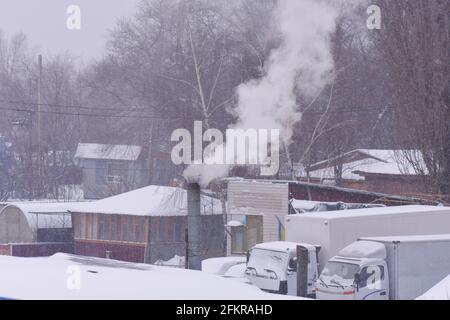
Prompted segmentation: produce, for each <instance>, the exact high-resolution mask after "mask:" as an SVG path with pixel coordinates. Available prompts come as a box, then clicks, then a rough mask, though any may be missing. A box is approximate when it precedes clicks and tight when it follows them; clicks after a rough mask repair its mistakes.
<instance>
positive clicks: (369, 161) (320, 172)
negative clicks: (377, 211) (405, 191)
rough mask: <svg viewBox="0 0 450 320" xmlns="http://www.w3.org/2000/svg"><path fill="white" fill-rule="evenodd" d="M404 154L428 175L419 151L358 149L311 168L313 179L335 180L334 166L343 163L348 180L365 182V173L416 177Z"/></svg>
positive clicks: (343, 170) (343, 172)
mask: <svg viewBox="0 0 450 320" xmlns="http://www.w3.org/2000/svg"><path fill="white" fill-rule="evenodd" d="M404 153H408V154H411V157H414V158H415V159H417V161H418V162H419V163H420V164H421V165H420V167H421V168H422V169H423V170H424V171H425V173H426V166H425V165H423V159H422V157H421V155H420V153H419V152H418V151H413V150H410V151H408V150H375V149H357V150H353V151H350V152H348V153H346V154H344V155H342V156H340V157H336V158H332V159H327V160H324V161H320V162H318V163H315V164H313V165H312V166H311V168H312V169H310V171H309V175H310V177H311V178H316V179H321V180H327V179H334V178H335V172H334V166H335V164H337V163H342V164H343V166H342V178H343V179H348V180H364V176H363V174H364V173H369V174H371V173H372V174H389V175H415V174H417V173H416V171H415V170H414V167H413V165H412V164H411V163H410V162H408V161H407V160H406V158H405V156H404Z"/></svg>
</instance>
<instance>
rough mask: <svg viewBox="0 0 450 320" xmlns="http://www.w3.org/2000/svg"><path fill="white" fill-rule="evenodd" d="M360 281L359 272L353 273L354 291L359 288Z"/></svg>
mask: <svg viewBox="0 0 450 320" xmlns="http://www.w3.org/2000/svg"><path fill="white" fill-rule="evenodd" d="M360 283H361V275H360V274H359V273H355V285H356V291H358V290H359V284H360Z"/></svg>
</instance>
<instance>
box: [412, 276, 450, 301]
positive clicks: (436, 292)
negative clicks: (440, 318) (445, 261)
mask: <svg viewBox="0 0 450 320" xmlns="http://www.w3.org/2000/svg"><path fill="white" fill-rule="evenodd" d="M416 300H450V275H448V276H447V277H445V278H444V279H442V280H441V281H439V282H438V283H437V284H436V285H434V286H433V287H432V288H431V289H430V290H428V291H427V292H425V293H424V294H423V295H421V296H420V297H417V298H416Z"/></svg>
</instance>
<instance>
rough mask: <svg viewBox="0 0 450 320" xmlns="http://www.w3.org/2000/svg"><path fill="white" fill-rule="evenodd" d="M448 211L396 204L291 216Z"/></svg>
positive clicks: (323, 217) (340, 216)
mask: <svg viewBox="0 0 450 320" xmlns="http://www.w3.org/2000/svg"><path fill="white" fill-rule="evenodd" d="M425 211H428V212H430V213H431V212H446V213H448V214H450V207H437V206H421V205H410V206H395V207H383V208H366V209H352V210H341V211H324V212H313V213H303V214H295V215H290V216H289V217H290V218H292V217H300V218H313V219H328V220H332V219H341V218H354V217H361V216H378V215H381V214H402V213H414V212H425Z"/></svg>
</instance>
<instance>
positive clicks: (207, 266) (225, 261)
mask: <svg viewBox="0 0 450 320" xmlns="http://www.w3.org/2000/svg"><path fill="white" fill-rule="evenodd" d="M246 260H247V259H246V257H243V256H230V257H219V258H209V259H205V260H203V261H202V271H204V272H207V273H211V274H218V275H224V274H225V273H226V272H227V271H228V270H229V269H230V268H231V267H233V266H235V265H239V264H245V263H246Z"/></svg>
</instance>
